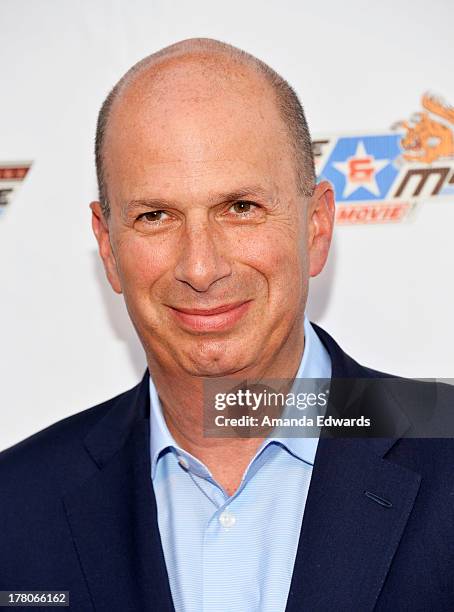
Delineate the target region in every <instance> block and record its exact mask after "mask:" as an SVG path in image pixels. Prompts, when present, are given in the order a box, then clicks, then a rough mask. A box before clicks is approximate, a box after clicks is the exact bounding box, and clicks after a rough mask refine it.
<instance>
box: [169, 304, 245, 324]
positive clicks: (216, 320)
mask: <svg viewBox="0 0 454 612" xmlns="http://www.w3.org/2000/svg"><path fill="white" fill-rule="evenodd" d="M251 302H252V300H246V301H242V302H235V303H232V304H222V305H221V306H216V307H215V308H176V307H174V306H169V308H170V310H171V312H172V314H173V316H174V318H175V319H176V320H177V321H178V323H179V324H180V325H181V326H182V327H184V328H186V329H188V330H190V331H195V332H209V331H226V330H228V329H231V328H232V327H234V325H235V324H236V323H237V322H238V321H239V320H240V319H241V318H242V317H243V316H244V315H245V314H246V312H247V310H248V309H249V306H250V304H251Z"/></svg>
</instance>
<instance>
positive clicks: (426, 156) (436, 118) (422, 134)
mask: <svg viewBox="0 0 454 612" xmlns="http://www.w3.org/2000/svg"><path fill="white" fill-rule="evenodd" d="M422 106H423V108H424V109H425V110H424V111H423V112H421V113H415V114H414V115H413V116H412V118H411V120H410V121H399V122H398V123H396V124H395V125H393V128H394V129H401V128H404V129H405V130H406V134H405V135H404V137H403V138H402V140H401V142H400V144H401V146H402V148H403V149H404V153H402V157H403V159H405V160H407V161H410V162H421V163H426V164H431V163H432V162H434V161H437V160H441V159H446V158H452V157H454V107H452V106H450V105H448V104H447V103H446V102H444V101H443V100H442V99H441V98H439V97H437V96H434V95H432V94H429V93H425V94H424V95H423V96H422Z"/></svg>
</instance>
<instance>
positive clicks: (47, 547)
mask: <svg viewBox="0 0 454 612" xmlns="http://www.w3.org/2000/svg"><path fill="white" fill-rule="evenodd" d="M314 328H315V329H316V331H317V333H318V335H319V337H320V338H321V340H322V342H323V343H324V344H325V346H326V348H327V349H328V351H329V354H330V356H331V360H332V364H333V377H334V378H336V377H338V378H342V377H345V378H349V377H373V376H378V375H379V373H377V372H375V371H373V370H369V369H367V368H364V367H363V366H360V365H359V364H358V363H356V362H355V361H354V360H353V359H351V358H350V357H348V356H347V355H346V354H345V353H344V352H343V351H342V350H341V349H340V347H339V346H338V345H337V344H336V343H335V342H334V340H333V339H332V338H331V337H330V336H329V335H328V334H327V333H326V332H324V331H323V330H322V329H320V328H319V327H317V326H314ZM453 391H454V390H453V389H451V388H450V387H448V386H446V389H445V391H443V393H444V394H445V402H446V404H447V405H448V404H449V405H450V406H454V393H453ZM423 396H424V394H422V395H421V393H419V392H417V393H414V394H413V397H411V392H410V394H408V393H407V397H406V401H408V402H410V403H411V402H415V404H417V403H418V402H421V397H423ZM387 401H388V402H392V400H390V399H389V398H388V400H387ZM387 408H389V409H392V408H393V406H391V407H390V406H387ZM397 437H398V436H397ZM366 491H367V492H368V493H369V494H368V495H366V494H365V492H366ZM374 496H376V497H374ZM384 502H386V503H384ZM276 537H278V536H277V535H276ZM234 588H235V585H232V589H234ZM0 590H41V591H42V590H53V591H58V590H63V591H69V593H70V595H69V597H70V609H71V610H74V611H81V612H88V611H90V610H97V611H99V612H117V611H118V612H126V611H131V612H133V611H137V612H139V611H140V612H144V611H153V612H171V611H173V604H172V597H171V593H170V588H169V582H168V576H167V571H166V566H165V561H164V556H163V551H162V546H161V541H160V536H159V530H158V523H157V516H156V501H155V497H154V493H153V488H152V485H151V475H150V457H149V396H148V371H147V372H145V375H144V377H143V379H142V381H141V382H140V383H139V384H138V385H137V386H136V387H134V388H133V389H131V390H129V391H126V392H125V393H122V394H121V395H119V396H118V397H115V398H113V399H110V400H108V401H107V402H104V403H103V404H100V405H98V406H95V407H93V408H90V409H88V410H85V411H83V412H80V413H78V414H75V415H73V416H71V417H69V418H65V419H63V420H61V421H59V422H58V423H55V424H54V425H52V426H50V427H48V428H47V429H45V430H43V431H41V432H39V433H37V434H35V435H33V436H31V437H29V438H27V439H26V440H24V441H22V442H20V443H19V444H16V445H15V446H13V447H11V448H9V449H7V450H5V451H3V452H2V453H0ZM41 609H42V608H41ZM52 609H54V608H52ZM303 610H304V611H308V612H328V611H329V612H332V611H333V610H338V611H352V612H358V611H361V612H367V611H369V610H375V611H380V612H384V611H386V612H390V611H392V612H396V611H397V612H398V611H410V610H411V611H412V612H417V611H421V612H423V611H424V612H429V611H436V612H443V611H446V612H447V611H450V612H452V610H454V442H453V441H452V440H450V439H407V438H400V439H395V438H374V439H359V438H358V439H357V438H351V439H332V438H329V437H327V438H321V439H320V441H319V445H318V449H317V454H316V458H315V465H314V469H313V475H312V480H311V484H310V489H309V494H308V498H307V503H306V509H305V513H304V520H303V524H302V528H301V533H300V538H299V544H298V551H297V556H296V561H295V566H294V571H293V577H292V581H291V587H290V593H289V597H288V602H287V607H286V612H301V611H303ZM219 612H222V610H220V611H219Z"/></svg>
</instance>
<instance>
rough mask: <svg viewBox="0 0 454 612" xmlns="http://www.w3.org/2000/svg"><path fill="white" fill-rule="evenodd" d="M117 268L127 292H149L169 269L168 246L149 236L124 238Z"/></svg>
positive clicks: (119, 245)
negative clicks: (151, 286)
mask: <svg viewBox="0 0 454 612" xmlns="http://www.w3.org/2000/svg"><path fill="white" fill-rule="evenodd" d="M117 266H118V271H119V275H120V278H121V283H122V286H123V287H124V290H125V291H128V289H129V290H130V292H131V291H133V292H134V291H135V292H139V291H140V290H142V289H143V290H147V291H149V289H150V285H152V284H154V283H155V282H156V281H157V280H158V279H159V278H160V277H161V276H162V275H163V274H164V273H165V272H166V270H167V269H168V268H169V248H168V244H167V243H164V242H163V243H160V242H159V241H156V240H154V239H153V240H152V239H151V238H150V237H149V236H135V237H133V238H131V237H128V238H126V237H124V238H123V239H121V240H119V241H118V245H117Z"/></svg>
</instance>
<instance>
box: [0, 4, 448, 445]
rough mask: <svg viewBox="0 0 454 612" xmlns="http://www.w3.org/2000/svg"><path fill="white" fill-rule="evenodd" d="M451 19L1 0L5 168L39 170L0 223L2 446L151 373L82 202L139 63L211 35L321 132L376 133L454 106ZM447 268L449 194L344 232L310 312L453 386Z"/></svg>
mask: <svg viewBox="0 0 454 612" xmlns="http://www.w3.org/2000/svg"><path fill="white" fill-rule="evenodd" d="M366 4H367V5H366ZM453 21H454V4H453V3H452V2H451V1H450V0H433V2H432V3H427V1H426V0H424V1H423V0H381V2H374V3H373V2H370V3H365V2H364V0H347V2H338V1H337V0H325V1H324V2H314V1H313V0H311V1H310V2H309V1H307V0H298V1H290V0H280V1H279V2H266V1H264V0H249V1H247V2H245V1H244V0H241V1H239V0H229V1H228V2H212V1H210V0H191V2H184V1H183V0H180V1H175V0H174V1H171V0H153V1H151V0H148V1H146V0H97V1H96V2H92V1H88V0H78V1H75V0H72V1H69V0H67V1H63V0H40V1H39V2H36V1H33V0H0V23H1V24H2V36H1V38H0V58H1V61H0V70H1V91H2V95H1V97H0V118H1V124H0V125H1V128H0V164H1V163H2V162H8V161H20V160H25V161H26V160H33V162H34V163H33V167H32V169H31V171H30V173H29V175H28V176H27V178H26V180H25V181H24V183H23V184H22V186H21V187H20V190H19V191H18V193H17V195H16V196H15V198H14V199H13V201H12V203H11V204H9V205H8V206H7V207H5V211H4V213H3V214H2V215H1V216H0V262H1V263H0V294H1V299H0V360H1V363H0V378H1V380H0V383H1V387H0V449H2V448H6V447H7V446H9V445H11V444H13V443H15V442H17V441H19V440H20V439H22V438H24V437H26V436H27V435H29V434H32V433H34V432H35V431H38V430H39V429H42V428H43V427H45V426H47V425H49V424H51V423H52V422H55V421H56V420H58V419H60V418H63V417H65V416H67V415H69V414H72V413H75V412H78V411H80V410H83V409H84V408H87V407H89V406H90V405H93V404H95V403H98V402H100V401H102V400H105V399H108V398H109V397H112V396H113V395H115V394H117V393H119V392H121V391H123V390H125V389H127V388H129V387H131V386H133V385H134V384H136V382H137V381H138V380H139V378H140V377H141V375H142V373H143V371H144V368H145V365H146V363H145V357H144V354H143V351H142V349H141V347H140V344H139V342H138V340H137V339H136V337H135V334H134V331H133V329H132V325H131V324H130V322H129V320H128V318H127V315H126V310H125V308H124V306H123V303H122V298H121V296H117V295H115V294H113V292H112V291H111V289H110V287H109V286H108V284H107V281H106V280H105V278H104V273H103V270H102V268H101V265H100V263H99V261H98V256H97V252H96V244H95V239H94V237H93V236H92V233H91V227H90V211H89V208H88V204H89V202H90V201H91V200H92V199H93V198H94V197H95V194H96V183H95V173H94V161H93V152H92V150H93V137H94V131H95V122H96V116H97V112H98V109H99V106H100V104H101V102H102V100H103V98H104V97H105V95H106V94H107V92H108V90H109V89H110V87H111V86H112V85H113V84H114V82H116V81H117V79H118V78H119V77H120V76H121V75H122V74H123V72H124V71H125V70H126V69H127V68H128V67H129V66H130V65H132V64H133V63H134V62H136V61H137V60H138V59H140V58H141V57H143V56H145V55H147V54H149V53H151V52H153V51H155V50H157V49H159V48H160V47H162V46H165V45H167V44H170V43H172V42H175V41H177V40H179V39H182V38H188V37H192V36H209V37H213V38H218V39H221V40H224V41H226V42H230V43H232V44H234V45H237V46H239V47H242V48H244V49H246V50H247V51H250V52H252V53H253V54H255V55H257V56H258V57H260V58H262V59H264V60H265V61H266V62H268V63H269V64H270V65H271V66H273V67H274V68H275V69H276V70H277V71H278V72H280V73H281V74H282V75H283V76H284V77H285V78H287V79H288V80H289V81H290V83H291V84H292V85H293V86H294V87H295V89H296V90H297V92H298V93H299V94H300V96H301V98H302V100H303V103H304V106H305V109H306V114H307V117H308V121H309V125H310V127H311V131H312V134H313V136H317V134H327V133H328V134H333V133H347V134H348V133H351V132H364V133H371V132H373V130H378V131H383V130H387V129H388V128H389V127H390V126H391V124H392V123H393V122H394V121H396V120H397V119H401V118H404V117H407V116H408V115H409V114H410V113H411V112H413V111H415V110H418V108H419V103H420V98H421V94H422V93H423V92H424V91H426V90H428V89H430V90H434V91H436V92H439V93H440V94H442V95H443V96H445V97H446V98H447V100H450V101H451V103H453V102H454V78H453V74H452V67H453V62H452V57H453V51H454V43H453V30H452V23H453ZM453 264H454V197H453V199H452V200H448V201H447V200H444V201H443V202H426V203H422V204H420V205H419V206H418V209H417V211H416V213H415V215H413V217H412V219H411V220H410V221H408V222H405V223H397V224H382V225H363V226H348V227H346V226H342V227H338V228H336V235H335V240H334V244H333V249H332V253H331V255H330V259H329V263H328V265H327V268H326V269H325V271H324V272H323V273H322V275H321V276H320V277H319V278H317V279H316V280H314V281H313V282H312V286H311V297H310V303H309V306H308V310H309V314H310V316H311V318H312V320H314V321H317V322H318V323H320V324H321V325H322V326H324V327H325V328H326V329H327V330H328V331H329V332H330V333H332V335H333V336H334V337H335V338H336V339H337V340H338V342H339V343H340V344H341V346H342V347H343V348H344V350H346V351H347V352H349V353H350V354H351V355H352V356H353V357H355V358H356V359H358V360H359V361H361V362H362V363H365V364H367V365H370V366H372V367H376V368H378V369H382V370H385V371H390V372H394V373H398V374H402V375H406V376H420V377H432V376H433V377H453V376H454V351H453V346H454V325H453V316H454V289H453V278H454V274H453Z"/></svg>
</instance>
